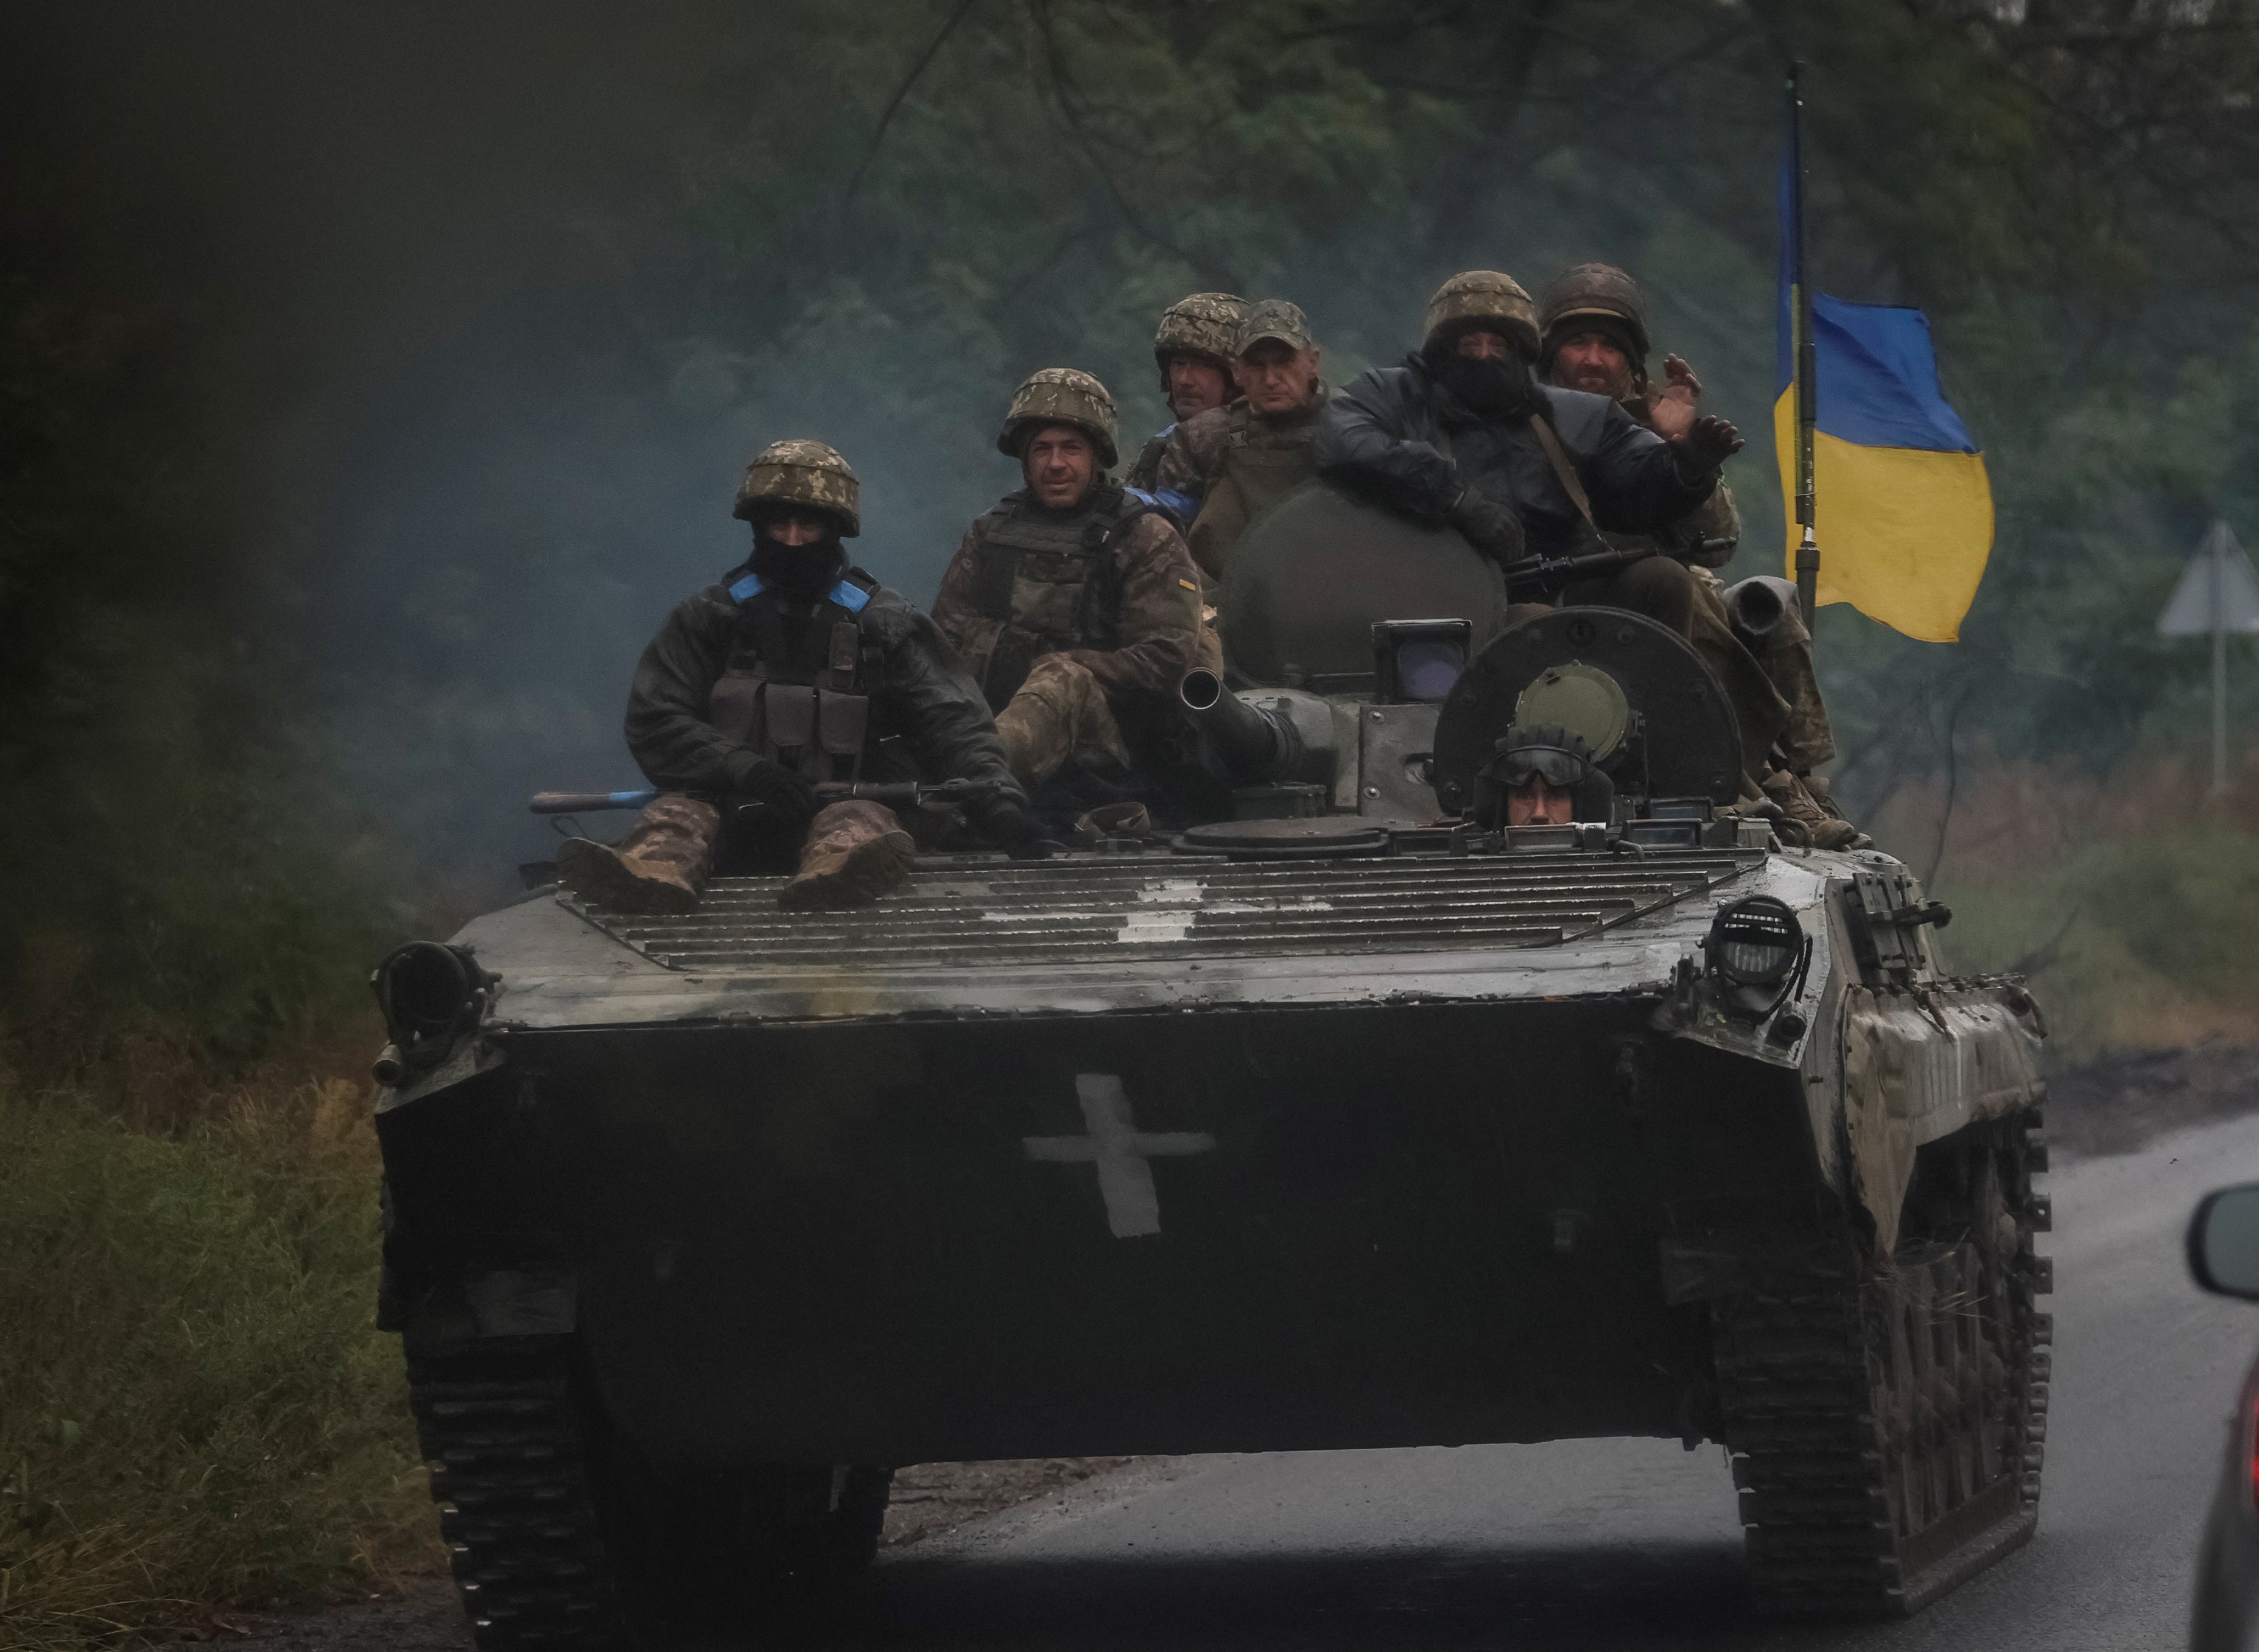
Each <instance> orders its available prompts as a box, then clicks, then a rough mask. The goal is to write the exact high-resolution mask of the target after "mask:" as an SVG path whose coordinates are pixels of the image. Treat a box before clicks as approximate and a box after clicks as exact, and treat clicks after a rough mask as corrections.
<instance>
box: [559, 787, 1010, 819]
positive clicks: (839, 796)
mask: <svg viewBox="0 0 2259 1652" xmlns="http://www.w3.org/2000/svg"><path fill="white" fill-rule="evenodd" d="M999 789H1000V788H999V782H997V781H995V780H936V781H931V782H928V781H924V780H853V781H848V780H825V781H823V782H821V783H820V784H819V785H817V787H816V796H818V797H819V798H822V799H823V801H825V802H827V803H838V802H844V801H846V800H847V799H849V798H862V799H864V800H866V801H869V802H873V803H879V804H882V805H884V806H885V807H886V808H917V807H918V806H919V805H920V804H923V803H936V804H939V803H971V802H976V801H979V800H980V799H981V798H984V797H993V796H994V795H995V794H996V792H997V791H998V790H999ZM658 795H659V791H658V788H657V787H646V788H645V789H644V790H642V791H639V792H536V793H535V794H533V802H532V804H531V808H532V810H533V812H534V813H535V814H537V815H579V814H584V813H594V812H595V811H596V810H599V809H607V808H644V807H645V805H647V804H648V803H649V802H650V801H652V799H653V798H655V797H657V796H658ZM692 795H694V796H700V795H703V796H705V801H708V802H709V803H714V804H716V805H719V806H722V807H724V808H726V807H728V805H729V804H730V802H731V801H732V800H731V799H730V798H727V797H716V796H712V795H708V794H696V793H694V794H692Z"/></svg>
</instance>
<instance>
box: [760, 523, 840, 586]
mask: <svg viewBox="0 0 2259 1652" xmlns="http://www.w3.org/2000/svg"><path fill="white" fill-rule="evenodd" d="M752 570H753V572H754V573H755V574H757V575H758V576H759V579H760V581H761V583H762V584H764V585H766V586H769V587H773V589H776V590H779V591H781V592H783V593H784V594H785V595H787V596H798V597H811V598H812V597H818V596H822V595H823V594H824V593H825V592H826V591H829V590H830V588H831V587H833V586H835V585H837V583H838V582H839V576H840V575H841V574H842V573H845V572H846V570H847V552H846V551H845V549H844V547H843V546H842V545H840V543H839V541H838V539H837V538H828V539H816V540H814V541H811V542H810V543H809V544H807V545H786V544H785V543H784V542H783V541H781V540H778V539H772V538H769V537H768V536H767V535H766V534H765V533H763V532H762V531H761V530H759V528H756V529H754V530H753V559H752Z"/></svg>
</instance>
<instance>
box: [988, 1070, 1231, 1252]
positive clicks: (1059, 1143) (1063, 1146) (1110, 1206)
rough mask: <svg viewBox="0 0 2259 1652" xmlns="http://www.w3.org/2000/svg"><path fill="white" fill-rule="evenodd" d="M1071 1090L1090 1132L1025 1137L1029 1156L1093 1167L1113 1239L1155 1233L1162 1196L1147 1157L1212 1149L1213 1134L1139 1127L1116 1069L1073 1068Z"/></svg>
mask: <svg viewBox="0 0 2259 1652" xmlns="http://www.w3.org/2000/svg"><path fill="white" fill-rule="evenodd" d="M1074 1093H1075V1099H1076V1100H1078V1101H1080V1102H1081V1103H1082V1122H1083V1123H1084V1124H1085V1125H1086V1126H1087V1128H1088V1129H1089V1131H1090V1134H1089V1135H1087V1136H1024V1137H1023V1138H1022V1140H1023V1143H1024V1144H1025V1145H1026V1147H1027V1150H1028V1157H1030V1158H1032V1159H1042V1160H1045V1161H1048V1162H1049V1163H1051V1164H1095V1165H1096V1166H1098V1191H1099V1193H1101V1194H1102V1195H1103V1196H1104V1197H1105V1200H1106V1225H1107V1226H1108V1228H1112V1229H1113V1230H1114V1236H1115V1238H1116V1239H1136V1238H1139V1237H1142V1236H1143V1235H1146V1234H1150V1233H1158V1232H1160V1231H1161V1197H1160V1194H1159V1193H1158V1192H1156V1191H1155V1189H1154V1186H1153V1167H1152V1165H1151V1164H1149V1163H1148V1162H1147V1161H1148V1160H1150V1159H1155V1158H1182V1157H1185V1156H1187V1154H1192V1153H1208V1152H1213V1151H1215V1137H1214V1136H1210V1135H1209V1134H1208V1132H1207V1131H1206V1130H1141V1129H1138V1128H1137V1123H1136V1122H1135V1121H1134V1120H1133V1119H1132V1118H1131V1117H1130V1115H1129V1093H1127V1092H1126V1091H1124V1090H1123V1089H1122V1078H1121V1075H1120V1074H1119V1073H1113V1072H1078V1073H1077V1074H1075V1075H1074Z"/></svg>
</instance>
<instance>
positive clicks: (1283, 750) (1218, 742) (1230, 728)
mask: <svg viewBox="0 0 2259 1652" xmlns="http://www.w3.org/2000/svg"><path fill="white" fill-rule="evenodd" d="M1177 698H1178V699H1179V701H1182V702H1183V704H1184V708H1185V714H1186V716H1188V717H1189V718H1190V719H1191V720H1192V724H1193V726H1194V728H1196V729H1198V730H1200V731H1201V733H1202V734H1204V735H1206V736H1207V737H1208V744H1209V746H1210V747H1211V749H1213V750H1214V751H1215V756H1216V760H1217V761H1218V762H1219V763H1221V764H1222V765H1223V771H1224V774H1225V777H1226V778H1227V779H1229V780H1232V781H1233V782H1234V783H1236V784H1237V785H1241V786H1260V785H1264V784H1265V783H1267V782H1269V781H1272V780H1280V779H1283V778H1285V777H1286V775H1288V774H1290V773H1293V770H1294V768H1295V766H1296V763H1297V760H1298V759H1299V758H1300V756H1301V744H1302V743H1301V738H1300V737H1299V736H1297V735H1296V733H1295V732H1294V725H1293V723H1291V722H1289V721H1288V720H1287V719H1286V718H1285V717H1282V716H1278V715H1277V714H1275V713H1273V712H1271V711H1268V710H1265V709H1264V708H1263V707H1261V706H1258V705H1257V704H1255V702H1254V701H1251V700H1245V699H1243V698H1241V697H1240V696H1239V695H1237V694H1233V693H1232V692H1231V691H1230V690H1229V689H1228V688H1226V687H1224V686H1223V679H1222V678H1221V677H1219V676H1218V675H1216V673H1214V672H1212V671H1207V670H1195V671H1188V672H1187V673H1185V680H1184V681H1183V682H1181V683H1180V684H1179V685H1178V687H1177Z"/></svg>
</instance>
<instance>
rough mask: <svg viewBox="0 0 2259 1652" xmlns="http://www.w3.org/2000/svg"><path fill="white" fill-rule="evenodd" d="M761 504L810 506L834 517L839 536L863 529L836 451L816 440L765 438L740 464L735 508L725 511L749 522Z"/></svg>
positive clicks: (850, 479)
mask: <svg viewBox="0 0 2259 1652" xmlns="http://www.w3.org/2000/svg"><path fill="white" fill-rule="evenodd" d="M766 504H778V505H812V506H814V507H815V508H816V509H818V510H822V511H823V512H825V513H826V514H828V515H830V516H834V517H836V518H837V520H838V523H839V533H840V537H841V538H847V539H852V538H855V536H856V535H857V534H859V533H860V532H862V530H863V517H862V514H861V509H860V506H861V489H860V488H859V486H858V485H857V483H856V481H855V473H854V472H853V471H852V470H851V469H849V468H848V466H847V461H846V460H845V459H842V458H840V457H839V450H838V449H837V448H834V447H827V446H825V445H823V443H822V442H806V441H785V442H771V443H770V444H769V445H767V446H766V447H764V448H763V449H761V451H760V452H758V453H756V454H754V455H753V462H752V464H750V465H748V466H745V481H741V482H739V483H738V504H737V508H736V509H734V510H732V511H731V512H730V515H731V516H735V517H737V519H738V521H740V522H750V521H752V516H753V513H754V512H755V511H756V510H758V509H760V508H761V507H762V506H763V505H766Z"/></svg>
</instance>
